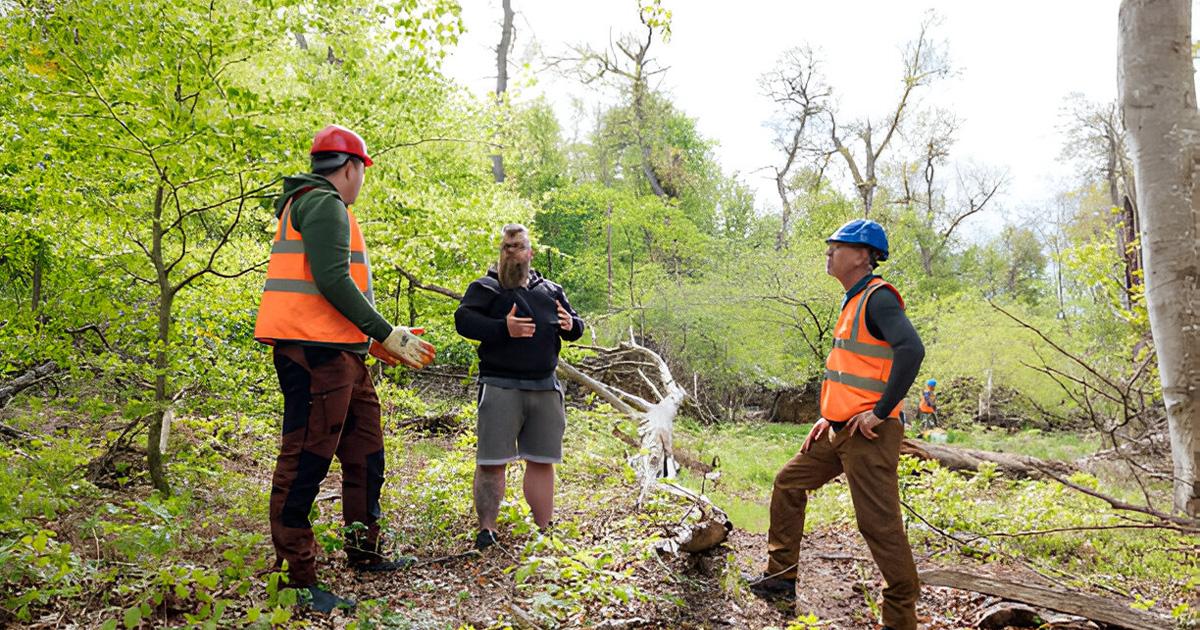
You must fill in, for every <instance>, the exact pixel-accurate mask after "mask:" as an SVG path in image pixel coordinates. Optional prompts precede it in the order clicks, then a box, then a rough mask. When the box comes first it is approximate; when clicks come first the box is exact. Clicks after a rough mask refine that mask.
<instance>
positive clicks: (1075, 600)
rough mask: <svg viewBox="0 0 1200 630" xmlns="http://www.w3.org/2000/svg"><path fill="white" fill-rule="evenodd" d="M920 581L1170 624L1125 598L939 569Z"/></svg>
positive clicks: (1119, 622)
mask: <svg viewBox="0 0 1200 630" xmlns="http://www.w3.org/2000/svg"><path fill="white" fill-rule="evenodd" d="M921 583H922V584H924V585H926V586H945V587H949V588H956V589H959V590H963V591H971V592H974V593H983V594H985V595H993V596H995V597H1002V598H1004V599H1007V600H1012V601H1017V602H1022V603H1025V604H1029V605H1031V606H1037V607H1039V608H1048V609H1050V610H1056V611H1058V612H1063V613H1067V614H1070V615H1078V616H1080V617H1085V618H1087V619H1091V620H1093V621H1099V622H1102V623H1106V624H1110V625H1114V626H1117V627H1119V628H1129V629H1130V630H1160V629H1161V628H1168V627H1170V626H1171V620H1170V619H1164V618H1162V617H1159V616H1158V615H1153V614H1150V613H1147V612H1142V611H1140V610H1134V609H1132V608H1130V607H1129V605H1128V604H1127V603H1125V602H1118V601H1113V600H1111V599H1107V598H1104V597H1097V596H1095V595H1091V594H1088V593H1083V592H1080V591H1074V590H1070V589H1066V588H1062V587H1057V588H1052V587H1047V586H1036V585H1033V584H1022V583H1018V582H1011V581H1009V580H1002V579H999V578H994V577H990V576H984V575H974V574H971V573H966V572H963V571H950V570H941V569H939V570H932V571H922V572H921Z"/></svg>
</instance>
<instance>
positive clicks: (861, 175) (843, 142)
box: [827, 14, 950, 217]
mask: <svg viewBox="0 0 1200 630" xmlns="http://www.w3.org/2000/svg"><path fill="white" fill-rule="evenodd" d="M936 23H937V18H936V17H935V16H933V15H932V14H931V15H929V16H928V17H926V18H925V20H924V21H922V22H921V28H920V32H919V33H918V35H917V38H916V39H915V40H914V41H912V42H910V43H909V44H908V46H907V47H906V48H905V50H904V79H903V84H904V89H903V90H901V92H900V98H899V100H898V101H897V102H896V106H895V108H893V109H892V111H891V112H890V113H889V114H888V115H887V119H886V121H885V123H884V126H883V127H880V128H878V129H877V128H876V127H875V124H874V123H872V122H871V120H870V118H867V119H865V120H862V121H856V122H853V123H851V124H848V125H846V126H845V127H844V128H839V126H838V124H837V117H836V113H835V112H834V111H833V110H829V111H828V112H827V115H828V118H829V135H830V140H831V141H832V143H833V148H834V151H836V152H837V153H838V154H839V155H841V156H842V158H843V159H844V160H845V161H846V167H847V169H849V171H850V177H851V178H853V180H854V187H855V189H856V190H857V191H858V196H859V199H860V200H861V201H862V208H863V216H864V217H869V216H871V208H872V206H873V204H874V200H875V191H876V189H877V188H878V187H879V180H878V177H877V174H876V171H877V169H878V165H879V161H880V159H881V158H882V157H883V154H884V151H886V150H887V148H888V146H889V145H890V144H891V142H892V139H893V138H894V137H895V136H896V133H897V131H898V130H899V129H900V126H901V125H902V124H903V123H904V121H905V118H906V117H907V115H908V114H909V110H910V109H911V108H912V106H913V101H914V97H913V92H914V91H915V90H916V89H917V88H920V87H925V86H927V85H929V84H930V83H931V82H932V81H933V80H934V79H936V78H939V77H943V76H946V75H947V74H949V73H950V66H949V61H948V59H947V57H946V53H945V49H944V47H943V46H941V45H938V44H936V43H935V42H933V41H932V40H931V39H930V30H931V29H932V28H933V27H934V26H935V25H936ZM855 141H857V142H855ZM859 143H861V148H858V147H856V145H857V144H859ZM856 153H857V156H856Z"/></svg>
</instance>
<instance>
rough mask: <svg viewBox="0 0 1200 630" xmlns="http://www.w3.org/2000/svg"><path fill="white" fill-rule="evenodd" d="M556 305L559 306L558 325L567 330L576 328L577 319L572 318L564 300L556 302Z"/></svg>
mask: <svg viewBox="0 0 1200 630" xmlns="http://www.w3.org/2000/svg"><path fill="white" fill-rule="evenodd" d="M554 305H555V306H557V307H558V327H559V328H561V329H563V330H567V331H569V330H571V329H572V328H574V327H575V320H574V319H572V318H571V314H570V313H568V312H567V309H565V308H563V305H562V302H555V303H554Z"/></svg>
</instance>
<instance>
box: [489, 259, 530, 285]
mask: <svg viewBox="0 0 1200 630" xmlns="http://www.w3.org/2000/svg"><path fill="white" fill-rule="evenodd" d="M496 275H497V276H498V277H499V278H500V287H501V288H504V289H515V288H517V287H522V286H525V284H526V283H527V282H528V281H529V261H527V260H526V261H520V260H512V259H506V258H501V259H500V263H499V265H497V267H496Z"/></svg>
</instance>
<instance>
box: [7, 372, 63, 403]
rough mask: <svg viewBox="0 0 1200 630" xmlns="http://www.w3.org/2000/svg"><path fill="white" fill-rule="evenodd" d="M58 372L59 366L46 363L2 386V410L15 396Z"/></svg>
mask: <svg viewBox="0 0 1200 630" xmlns="http://www.w3.org/2000/svg"><path fill="white" fill-rule="evenodd" d="M56 371H58V366H57V365H55V364H54V362H53V361H46V362H45V363H42V364H41V365H38V366H36V367H33V368H30V369H29V370H27V371H26V372H25V373H24V374H22V375H20V376H18V377H17V378H14V379H13V380H11V381H9V382H7V383H4V384H3V385H0V408H2V407H4V406H5V405H7V404H8V401H10V400H12V398H13V396H16V395H17V394H19V393H21V392H22V391H24V390H26V389H28V388H30V387H33V386H34V385H37V384H38V383H40V382H42V381H43V380H45V379H46V377H48V376H50V375H51V374H54V373H55V372H56Z"/></svg>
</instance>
